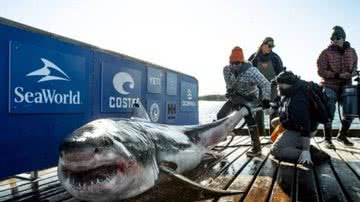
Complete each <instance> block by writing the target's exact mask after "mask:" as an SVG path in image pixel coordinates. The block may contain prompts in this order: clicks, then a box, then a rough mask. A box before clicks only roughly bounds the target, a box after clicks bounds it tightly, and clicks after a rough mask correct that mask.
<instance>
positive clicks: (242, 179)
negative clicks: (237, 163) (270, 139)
mask: <svg viewBox="0 0 360 202" xmlns="http://www.w3.org/2000/svg"><path fill="white" fill-rule="evenodd" d="M269 152H270V146H266V147H264V148H263V149H262V153H263V155H261V156H260V157H254V158H252V159H251V161H250V162H249V163H248V164H246V166H245V167H244V169H242V170H239V171H240V173H239V174H238V175H237V177H236V178H235V179H234V180H233V181H232V182H231V184H230V186H228V187H226V188H227V189H230V190H239V191H242V192H244V194H240V195H234V196H226V197H221V198H220V199H219V200H218V201H230V200H231V201H234V200H235V201H238V200H242V199H243V198H244V197H245V196H246V193H247V192H248V191H249V189H250V187H251V185H252V183H253V182H254V180H255V178H256V175H257V173H259V171H260V169H261V167H262V166H263V165H264V162H265V160H266V159H267V158H268V156H269Z"/></svg>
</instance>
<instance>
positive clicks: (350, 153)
mask: <svg viewBox="0 0 360 202" xmlns="http://www.w3.org/2000/svg"><path fill="white" fill-rule="evenodd" d="M334 145H335V147H336V150H335V151H336V153H337V154H338V155H339V156H340V157H341V158H342V159H343V160H344V161H345V162H346V164H347V165H348V166H349V167H350V168H351V169H352V171H353V172H354V173H355V175H357V177H358V178H359V177H360V160H359V157H358V156H356V153H360V150H355V149H353V148H352V147H344V146H343V145H342V144H340V143H339V142H338V141H334Z"/></svg>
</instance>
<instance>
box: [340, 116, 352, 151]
mask: <svg viewBox="0 0 360 202" xmlns="http://www.w3.org/2000/svg"><path fill="white" fill-rule="evenodd" d="M350 125H351V122H347V121H342V122H341V128H340V131H339V134H338V136H337V138H336V139H337V141H339V142H341V143H343V144H344V145H345V146H354V143H352V142H351V141H350V140H349V139H348V138H347V137H346V134H347V132H348V131H349V128H350Z"/></svg>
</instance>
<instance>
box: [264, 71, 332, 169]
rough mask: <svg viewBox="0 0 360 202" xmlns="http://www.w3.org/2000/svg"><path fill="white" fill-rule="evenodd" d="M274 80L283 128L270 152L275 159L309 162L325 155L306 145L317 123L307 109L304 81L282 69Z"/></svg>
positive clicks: (308, 106)
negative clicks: (279, 98) (278, 97)
mask: <svg viewBox="0 0 360 202" xmlns="http://www.w3.org/2000/svg"><path fill="white" fill-rule="evenodd" d="M276 83H277V85H278V87H277V90H278V93H279V95H280V96H281V100H280V104H279V105H280V107H279V117H278V118H279V119H280V123H281V124H282V126H283V127H284V129H285V130H284V132H283V134H282V135H280V136H279V137H278V138H277V140H276V141H275V142H274V144H273V146H272V148H271V152H270V153H271V154H272V155H273V156H274V157H275V158H277V159H279V160H282V161H289V162H294V163H296V162H298V163H301V164H312V158H313V159H314V161H315V163H319V162H321V161H323V160H326V159H329V158H330V157H329V156H328V155H327V154H326V153H324V152H321V151H319V150H317V149H316V148H315V147H310V138H311V137H312V136H313V135H314V134H315V133H316V130H317V127H318V123H317V121H315V120H314V118H313V117H312V115H311V112H310V108H311V106H310V104H311V103H310V99H309V96H308V93H307V92H308V91H307V86H306V84H307V83H306V81H304V80H301V79H300V78H299V77H298V76H296V75H294V74H293V73H292V72H289V71H284V72H281V73H280V74H279V75H278V76H277V77H276Z"/></svg>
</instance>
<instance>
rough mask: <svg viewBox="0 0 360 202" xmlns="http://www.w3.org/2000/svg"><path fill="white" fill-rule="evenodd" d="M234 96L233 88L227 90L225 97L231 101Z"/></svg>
mask: <svg viewBox="0 0 360 202" xmlns="http://www.w3.org/2000/svg"><path fill="white" fill-rule="evenodd" d="M232 95H234V90H233V89H232V88H229V89H227V90H226V94H225V97H226V98H228V99H229V98H230V97H231V96H232Z"/></svg>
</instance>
